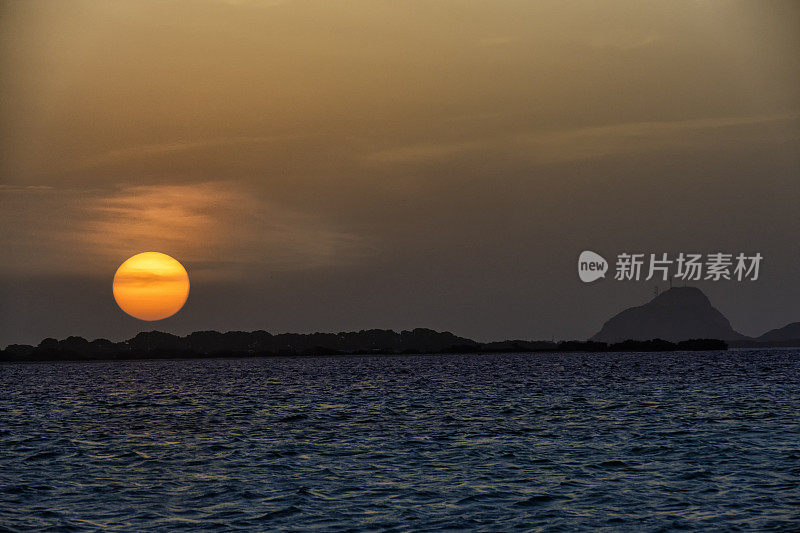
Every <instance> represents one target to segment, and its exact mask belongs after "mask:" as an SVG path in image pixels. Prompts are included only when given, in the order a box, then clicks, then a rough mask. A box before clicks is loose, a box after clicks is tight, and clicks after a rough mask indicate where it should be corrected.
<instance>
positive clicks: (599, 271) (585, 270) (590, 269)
mask: <svg viewBox="0 0 800 533" xmlns="http://www.w3.org/2000/svg"><path fill="white" fill-rule="evenodd" d="M607 271H608V261H606V260H605V259H603V256H601V255H600V254H596V253H594V252H590V251H589V250H585V251H583V252H581V255H580V257H578V276H579V277H580V278H581V281H582V282H584V283H591V282H593V281H594V280H596V279H600V278H604V277H606V272H607Z"/></svg>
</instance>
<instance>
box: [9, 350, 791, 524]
mask: <svg viewBox="0 0 800 533" xmlns="http://www.w3.org/2000/svg"><path fill="white" fill-rule="evenodd" d="M0 445H1V446H2V447H1V448H0V449H2V454H0V530H10V531H25V530H40V531H41V530H51V531H53V530H58V531H83V530H94V531H144V530H152V531H162V530H173V529H185V530H192V531H197V530H221V531H230V530H236V529H241V530H289V531H304V530H309V529H315V530H319V531H437V530H443V529H450V530H476V531H512V530H514V531H515V530H519V531H598V530H609V531H668V530H675V529H683V530H706V531H741V530H759V531H770V530H773V531H789V530H795V531H796V530H798V529H800V351H798V350H789V349H786V350H768V351H728V352H691V353H688V352H675V353H576V354H554V353H543V354H493V355H435V356H374V357H367V356H352V357H309V358H255V359H204V360H136V361H100V362H76V363H68V362H59V363H36V364H18V363H14V364H3V365H0Z"/></svg>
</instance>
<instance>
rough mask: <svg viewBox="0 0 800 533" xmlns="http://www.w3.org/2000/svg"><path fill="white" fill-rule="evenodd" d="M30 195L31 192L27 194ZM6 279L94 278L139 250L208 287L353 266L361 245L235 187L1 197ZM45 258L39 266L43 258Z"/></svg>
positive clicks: (364, 247) (358, 238)
mask: <svg viewBox="0 0 800 533" xmlns="http://www.w3.org/2000/svg"><path fill="white" fill-rule="evenodd" d="M25 190H26V191H28V192H32V191H29V190H28V189H25ZM4 199H5V201H4V207H9V209H6V210H4V212H3V213H2V214H0V219H2V220H3V222H4V224H3V225H4V227H6V228H7V231H5V232H4V233H3V235H2V239H1V240H0V247H2V248H3V249H5V250H6V258H7V261H6V262H5V264H4V267H5V269H6V270H8V269H12V270H16V271H17V272H19V271H27V270H29V269H30V268H31V267H35V268H39V269H41V268H47V265H50V266H51V267H52V268H57V269H58V270H60V271H65V270H66V271H71V272H83V273H87V272H95V271H96V270H97V269H98V268H100V269H102V270H103V271H105V270H107V269H108V268H110V267H111V266H113V267H114V268H116V266H118V265H119V264H120V263H121V262H122V261H124V260H125V259H127V258H128V257H130V256H132V255H134V254H136V253H139V252H143V251H160V252H163V253H167V254H169V255H172V256H173V257H175V258H176V259H178V260H179V261H181V262H182V263H184V264H186V265H187V267H189V268H192V269H193V270H194V272H195V273H196V272H197V271H201V272H202V274H203V275H205V276H207V277H211V278H218V277H225V276H236V275H240V274H243V273H245V272H251V273H252V272H254V271H258V272H263V273H267V272H274V271H286V270H304V269H313V268H319V267H323V266H331V265H338V264H349V263H351V262H354V261H357V260H358V259H359V258H360V257H363V256H364V254H367V253H369V250H370V249H371V246H370V245H369V244H368V241H367V239H365V238H363V237H361V236H359V235H356V234H354V233H351V232H347V231H344V230H340V229H337V228H334V227H332V226H331V225H330V223H328V222H327V221H325V220H323V219H322V218H320V217H317V216H314V215H311V214H307V213H303V212H299V211H296V210H294V209H291V208H289V207H286V206H283V205H279V204H277V203H275V202H271V201H269V200H267V199H264V198H261V197H259V196H256V195H255V194H254V193H251V192H250V191H247V190H245V189H243V188H241V186H240V185H238V184H235V183H231V182H206V183H200V184H193V185H152V186H134V187H121V188H116V189H111V190H101V189H90V190H79V189H64V190H61V191H59V194H53V195H48V196H47V197H42V196H41V195H39V194H16V195H13V198H9V195H5V197H4ZM45 255H46V256H47V257H44V256H45Z"/></svg>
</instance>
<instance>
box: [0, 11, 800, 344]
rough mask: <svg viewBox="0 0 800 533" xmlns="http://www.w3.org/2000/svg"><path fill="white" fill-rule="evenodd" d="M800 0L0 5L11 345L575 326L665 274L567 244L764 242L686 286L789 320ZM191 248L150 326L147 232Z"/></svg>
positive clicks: (799, 124)
mask: <svg viewBox="0 0 800 533" xmlns="http://www.w3.org/2000/svg"><path fill="white" fill-rule="evenodd" d="M798 50H800V4H798V3H797V2H789V1H786V2H780V1H778V2H759V1H754V2H745V1H740V2H699V1H680V2H652V1H641V0H631V1H624V2H622V1H603V2H594V1H588V0H587V1H567V2H564V1H561V0H559V1H543V2H528V1H509V0H493V1H491V2H489V1H483V0H480V1H478V0H458V1H445V0H442V1H439V0H420V1H415V2H397V1H393V0H385V1H384V0H365V1H341V2H339V1H333V2H332V1H330V0H319V1H314V0H309V1H301V0H285V1H280V0H274V1H268V0H265V1H256V0H239V1H210V0H208V1H207V0H191V1H177V0H167V1H165V2H139V1H129V0H119V1H115V2H104V1H94V2H84V1H81V0H76V1H73V2H62V1H58V0H56V1H30V2H29V1H16V2H15V1H6V2H2V3H0V68H2V71H3V72H4V75H3V76H2V78H0V346H5V345H7V344H11V343H32V344H37V343H38V342H39V341H40V340H41V339H42V338H44V337H57V338H63V337H66V336H68V335H81V336H84V337H86V338H90V339H94V338H98V337H102V338H108V339H111V340H121V339H125V338H128V337H131V336H133V335H135V334H136V333H137V332H139V331H148V330H152V329H158V330H161V331H168V332H172V333H176V334H186V333H189V332H191V331H196V330H206V329H216V330H220V331H227V330H255V329H265V330H267V331H271V332H273V333H278V332H285V331H293V332H313V331H352V330H360V329H367V328H387V329H395V330H398V331H399V330H401V329H411V328H414V327H429V328H433V329H437V330H448V331H452V332H453V333H456V334H458V335H463V336H466V337H470V338H474V339H476V340H494V339H506V338H522V339H551V338H553V339H585V338H587V337H589V336H591V335H593V334H594V333H596V332H597V331H598V330H599V329H600V327H601V326H602V323H603V322H604V321H605V320H607V319H608V318H609V317H610V316H611V315H613V314H614V313H616V312H618V311H620V310H621V309H623V308H625V307H628V306H631V305H641V304H642V303H644V302H646V301H647V300H648V299H650V298H651V297H652V295H653V291H654V288H655V286H656V285H660V287H659V290H663V289H664V288H666V286H665V283H663V282H661V283H657V282H655V281H638V282H636V281H626V282H622V281H615V280H613V279H604V280H599V281H597V282H594V283H592V284H585V283H582V282H581V281H580V280H579V279H578V276H577V272H576V269H577V266H576V262H577V257H578V255H579V254H580V252H581V251H583V250H593V251H595V252H598V253H600V254H602V255H603V256H604V257H606V258H608V259H609V260H610V261H611V262H612V263H613V259H614V257H615V256H616V254H618V253H621V252H644V253H660V252H669V253H678V252H693V251H694V252H701V253H711V252H718V251H725V252H732V253H737V252H748V253H755V252H758V253H761V254H762V255H763V256H764V259H763V262H762V265H761V273H760V277H759V279H758V280H756V281H746V282H745V281H743V282H737V281H720V282H711V281H708V282H699V283H697V284H696V285H697V286H699V287H700V288H701V289H702V290H703V291H705V292H706V294H707V295H708V296H709V297H710V299H711V301H712V303H713V304H714V305H715V306H716V307H717V308H719V309H720V310H721V311H722V312H723V313H724V314H725V315H726V316H727V317H728V318H729V319H730V320H731V323H732V325H733V327H734V328H735V329H737V330H738V331H740V332H742V333H744V334H747V335H759V334H761V333H763V332H765V331H767V330H769V329H772V328H776V327H780V326H783V325H785V324H787V323H790V322H796V321H800V279H799V278H798V274H800V268H798V267H799V265H800V246H798V234H799V233H800V214H798V213H800V211H798V207H797V206H798V204H800V90H798V89H800V54H798V53H797V51H798ZM145 251H158V252H163V253H166V254H169V255H171V256H172V257H174V258H176V259H178V260H179V261H180V262H181V263H182V264H183V265H184V266H185V267H186V269H187V271H188V273H189V277H190V280H191V293H190V295H189V299H188V301H187V303H186V305H185V307H184V308H183V309H182V310H181V311H180V312H179V313H178V314H176V315H175V316H173V317H171V318H168V319H165V320H162V321H158V322H142V321H139V320H137V319H135V318H132V317H130V316H128V315H126V314H125V313H123V312H122V311H120V310H119V308H118V307H117V306H116V304H115V302H114V298H113V296H112V291H111V282H112V279H113V276H114V272H115V271H116V269H117V267H118V266H119V265H120V264H121V263H123V262H124V261H125V260H126V259H128V258H129V257H131V256H132V255H134V254H137V253H139V252H145Z"/></svg>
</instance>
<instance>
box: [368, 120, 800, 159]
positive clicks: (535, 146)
mask: <svg viewBox="0 0 800 533" xmlns="http://www.w3.org/2000/svg"><path fill="white" fill-rule="evenodd" d="M798 119H800V114H797V113H788V114H772V115H759V116H745V117H710V118H698V119H687V120H672V121H641V122H625V123H616V124H604V125H599V126H586V127H579V128H563V129H544V130H536V131H530V132H525V133H521V134H504V135H501V136H498V137H493V138H492V137H490V138H478V139H472V140H467V141H454V142H431V143H420V144H410V145H401V146H394V147H389V148H383V149H381V150H377V151H374V152H371V153H368V154H365V155H364V156H363V157H362V160H363V161H364V162H366V163H369V164H424V163H429V162H435V161H446V160H452V159H456V158H460V157H466V156H468V155H470V154H474V153H481V152H487V151H493V152H500V153H506V154H507V155H509V156H513V157H521V158H523V159H528V160H531V161H532V162H534V163H544V164H548V163H555V162H568V161H581V160H586V159H596V158H602V157H608V156H613V155H619V154H629V153H647V152H655V151H661V150H665V149H674V148H681V149H685V148H706V147H709V146H713V145H719V144H723V143H725V142H726V141H727V140H729V139H730V138H731V137H736V136H737V134H738V133H740V132H743V131H745V132H747V133H748V137H749V138H751V139H758V136H753V135H752V132H751V131H749V129H750V128H754V127H761V126H772V125H774V126H780V125H781V123H789V122H792V121H797V120H798ZM775 135H777V137H775ZM785 135H792V133H791V132H790V131H788V130H787V131H784V130H780V129H777V130H776V133H774V135H773V136H771V137H765V139H766V140H768V141H769V140H776V139H777V140H785V139H782V136H785Z"/></svg>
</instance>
